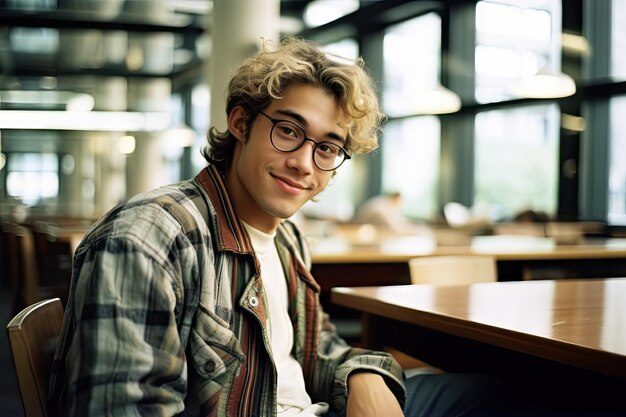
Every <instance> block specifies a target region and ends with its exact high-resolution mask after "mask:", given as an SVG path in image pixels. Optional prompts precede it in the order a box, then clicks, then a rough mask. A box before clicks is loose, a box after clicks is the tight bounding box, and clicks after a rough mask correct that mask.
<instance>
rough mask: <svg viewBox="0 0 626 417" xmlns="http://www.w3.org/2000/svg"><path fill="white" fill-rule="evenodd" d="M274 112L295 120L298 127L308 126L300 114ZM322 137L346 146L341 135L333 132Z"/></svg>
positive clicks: (285, 111)
mask: <svg viewBox="0 0 626 417" xmlns="http://www.w3.org/2000/svg"><path fill="white" fill-rule="evenodd" d="M275 112H276V113H279V114H282V115H283V116H287V117H290V118H292V119H295V120H296V121H297V122H298V124H300V126H301V127H302V128H305V127H308V126H309V123H308V122H307V120H306V119H305V118H304V116H302V115H301V114H300V113H296V112H294V111H292V110H281V109H278V110H275ZM324 136H326V137H327V138H329V139H335V140H338V141H340V142H341V143H342V145H345V144H346V138H345V137H343V136H342V135H339V134H337V133H335V132H328V133H326V134H324Z"/></svg>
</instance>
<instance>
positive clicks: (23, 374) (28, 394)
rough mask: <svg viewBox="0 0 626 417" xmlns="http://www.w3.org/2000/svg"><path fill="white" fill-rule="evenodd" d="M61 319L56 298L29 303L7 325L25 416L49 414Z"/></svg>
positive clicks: (40, 416) (61, 307)
mask: <svg viewBox="0 0 626 417" xmlns="http://www.w3.org/2000/svg"><path fill="white" fill-rule="evenodd" d="M62 322H63V306H62V304H61V300H60V299H58V298H53V299H49V300H43V301H40V302H38V303H36V304H33V305H30V306H28V307H26V308H25V309H24V310H22V311H21V312H20V313H18V314H17V315H16V316H15V317H14V318H13V319H12V320H11V321H10V322H9V324H8V325H7V333H8V336H9V345H10V347H11V353H12V356H13V363H14V364H15V372H16V374H17V381H18V384H19V387H20V394H21V396H22V404H23V406H24V415H25V417H35V416H36V417H45V416H47V415H48V413H47V410H46V396H47V394H48V378H49V375H50V366H51V365H52V359H53V357H54V351H55V348H56V344H57V339H58V336H59V333H60V332H61V324H62Z"/></svg>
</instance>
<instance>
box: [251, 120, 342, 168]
mask: <svg viewBox="0 0 626 417" xmlns="http://www.w3.org/2000/svg"><path fill="white" fill-rule="evenodd" d="M259 113H261V114H262V115H263V116H265V117H267V118H268V119H269V120H270V121H271V122H272V130H271V131H270V142H272V146H274V148H276V149H277V150H279V151H281V152H293V151H296V150H298V149H300V147H301V146H302V145H303V144H304V142H306V141H307V140H308V141H311V142H313V143H314V144H315V146H314V147H313V162H314V163H315V166H316V167H318V168H319V169H321V170H322V171H334V170H336V169H337V168H339V167H340V166H341V164H343V163H344V161H345V160H347V159H350V158H351V156H350V155H349V154H348V152H347V151H346V150H345V149H344V148H342V147H341V146H339V145H337V144H335V143H332V142H317V141H315V140H313V139H311V138H309V137H307V135H306V131H305V130H304V128H302V126H298V125H297V124H296V123H294V122H291V121H289V120H280V119H274V118H273V117H271V116H269V115H267V114H265V113H263V112H262V111H259Z"/></svg>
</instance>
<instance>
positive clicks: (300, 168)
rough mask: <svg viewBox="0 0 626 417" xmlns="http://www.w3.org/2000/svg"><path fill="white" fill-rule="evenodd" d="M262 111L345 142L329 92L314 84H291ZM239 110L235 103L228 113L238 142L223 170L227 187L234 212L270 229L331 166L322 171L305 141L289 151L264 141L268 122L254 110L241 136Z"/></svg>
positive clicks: (321, 137)
mask: <svg viewBox="0 0 626 417" xmlns="http://www.w3.org/2000/svg"><path fill="white" fill-rule="evenodd" d="M263 111H264V113H266V114H267V115H269V116H270V117H272V118H274V119H282V120H289V121H292V122H295V123H296V124H298V125H300V126H301V127H303V128H304V129H305V130H306V134H307V137H309V138H311V139H313V140H315V141H317V142H322V141H323V142H333V143H337V144H338V145H341V146H344V145H345V138H346V136H347V129H346V128H343V127H340V125H341V122H345V118H344V115H343V112H342V111H341V110H340V108H339V106H338V105H337V103H336V100H335V98H334V97H333V96H332V95H329V94H328V93H327V92H325V91H324V90H322V89H321V88H319V87H314V86H311V85H293V86H291V87H289V88H288V89H287V90H286V91H285V93H284V95H283V98H282V99H280V100H274V101H273V102H272V103H271V104H270V105H269V106H268V107H267V108H265V109H263ZM246 117H248V115H247V114H246V112H245V110H243V109H242V108H240V107H238V108H235V109H234V110H233V111H232V112H231V115H230V116H229V130H230V131H231V133H233V135H234V136H235V137H237V139H238V142H237V144H236V146H235V151H234V154H233V161H232V164H231V167H230V169H229V172H228V174H227V180H226V183H227V187H228V191H229V194H230V196H231V199H232V200H233V203H234V205H235V209H236V210H237V214H238V215H239V216H240V217H241V219H242V220H243V221H245V222H246V223H248V224H250V225H252V226H253V227H255V228H257V229H259V230H262V231H265V232H272V231H273V230H275V229H276V227H277V226H278V224H279V223H280V221H281V220H282V219H286V218H288V217H290V216H291V215H293V214H294V213H295V212H296V211H297V210H298V209H299V208H300V207H302V205H303V204H304V203H306V202H307V201H309V200H310V199H311V198H313V197H314V196H315V195H317V194H318V193H319V192H321V191H322V190H323V189H324V187H325V186H326V184H327V183H328V181H329V179H330V178H331V176H332V172H328V171H322V170H320V169H319V168H317V167H316V166H315V163H314V162H313V147H314V144H313V143H312V142H310V141H305V143H304V144H303V145H302V146H301V147H300V148H299V149H297V150H295V151H293V152H281V151H279V150H277V149H275V148H274V147H273V146H272V143H271V142H270V132H271V130H272V122H271V121H270V120H269V119H268V118H267V117H264V116H262V115H258V116H257V117H256V118H255V120H254V122H253V123H252V124H251V125H250V124H249V123H248V128H249V129H250V131H249V132H248V140H247V141H245V140H244V132H243V130H244V128H243V126H245V125H246V123H245V118H246Z"/></svg>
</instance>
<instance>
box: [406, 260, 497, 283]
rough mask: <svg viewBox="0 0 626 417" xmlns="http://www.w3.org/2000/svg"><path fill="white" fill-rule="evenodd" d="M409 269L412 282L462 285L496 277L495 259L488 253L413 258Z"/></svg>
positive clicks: (486, 280)
mask: <svg viewBox="0 0 626 417" xmlns="http://www.w3.org/2000/svg"><path fill="white" fill-rule="evenodd" d="M409 271H410V274H411V283H413V284H434V285H464V284H472V283H475V282H489V281H497V279H498V273H497V270H496V260H495V258H494V257H493V256H488V255H467V256H424V257H421V258H414V259H411V260H409Z"/></svg>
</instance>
